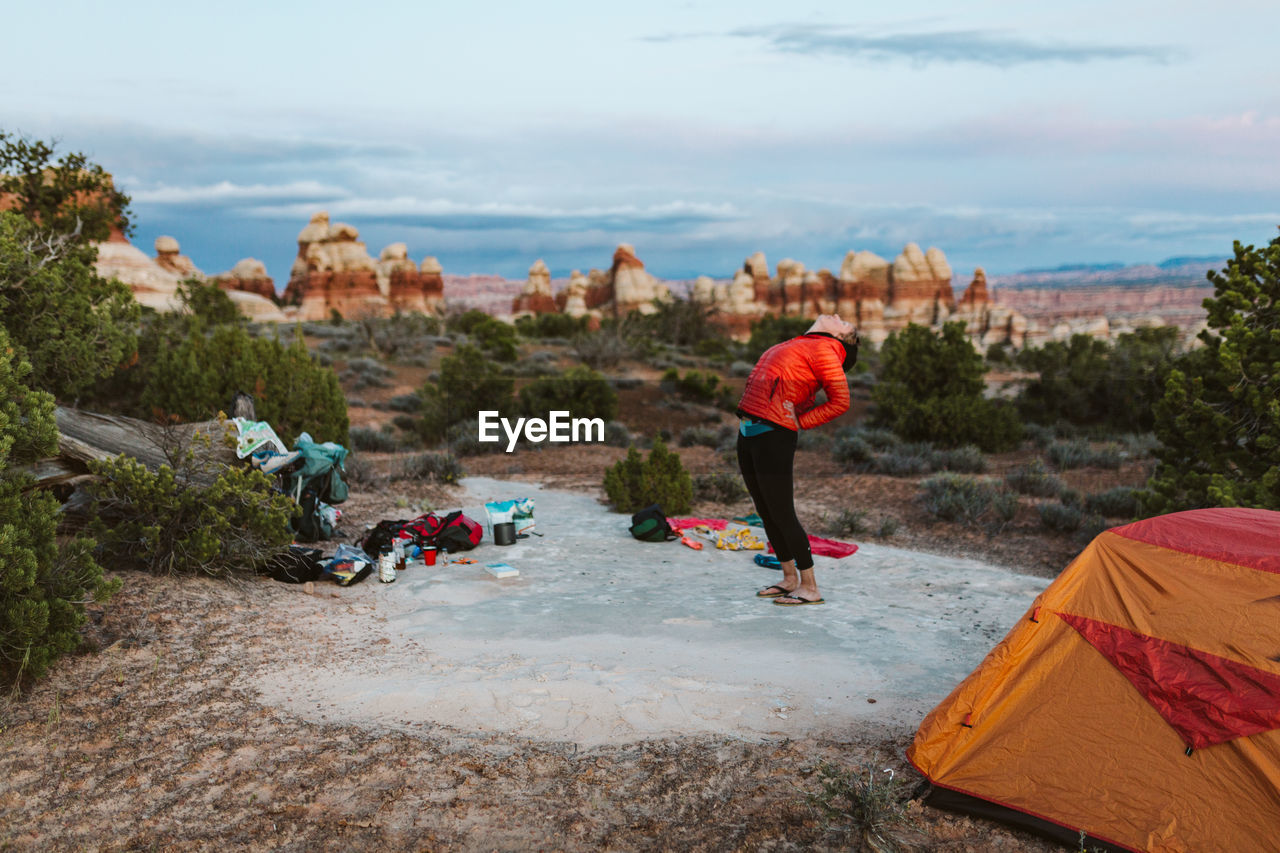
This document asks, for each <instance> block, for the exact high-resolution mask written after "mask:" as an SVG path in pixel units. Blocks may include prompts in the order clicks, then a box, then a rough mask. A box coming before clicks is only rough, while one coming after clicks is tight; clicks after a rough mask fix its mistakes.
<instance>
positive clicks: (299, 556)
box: [267, 545, 324, 583]
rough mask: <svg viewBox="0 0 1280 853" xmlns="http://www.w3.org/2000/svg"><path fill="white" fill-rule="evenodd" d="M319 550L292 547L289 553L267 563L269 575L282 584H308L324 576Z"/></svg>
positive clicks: (282, 553)
mask: <svg viewBox="0 0 1280 853" xmlns="http://www.w3.org/2000/svg"><path fill="white" fill-rule="evenodd" d="M320 556H321V552H320V549H319V548H300V547H298V546H297V545H290V546H289V550H288V551H284V552H281V553H279V554H276V555H275V556H274V557H272V558H271V559H270V560H269V561H268V562H267V574H269V575H271V578H272V580H278V581H280V582H281V583H306V582H307V581H314V580H319V579H320V575H322V574H324V566H323V565H322V564H321V560H320Z"/></svg>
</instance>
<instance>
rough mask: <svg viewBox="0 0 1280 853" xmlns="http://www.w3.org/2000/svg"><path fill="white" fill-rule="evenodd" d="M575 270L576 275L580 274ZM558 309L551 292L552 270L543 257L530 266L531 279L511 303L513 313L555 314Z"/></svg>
mask: <svg viewBox="0 0 1280 853" xmlns="http://www.w3.org/2000/svg"><path fill="white" fill-rule="evenodd" d="M578 274H579V273H578V272H577V270H574V275H578ZM557 310H559V309H558V307H557V306H556V299H555V296H554V295H553V294H552V293H551V270H549V269H547V265H546V264H545V263H543V261H542V259H541V258H539V259H538V260H536V261H534V262H533V266H531V267H529V280H528V281H527V282H525V285H524V290H522V291H521V292H520V295H519V296H517V297H516V298H515V300H514V301H513V302H512V303H511V313H512V314H514V315H516V316H517V317H519V316H522V315H526V314H554V313H555V312H556V311H557Z"/></svg>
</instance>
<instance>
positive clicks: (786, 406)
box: [782, 400, 800, 432]
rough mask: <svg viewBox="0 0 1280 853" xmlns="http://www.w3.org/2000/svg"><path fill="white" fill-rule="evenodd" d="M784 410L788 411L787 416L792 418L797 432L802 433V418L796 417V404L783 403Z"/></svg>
mask: <svg viewBox="0 0 1280 853" xmlns="http://www.w3.org/2000/svg"><path fill="white" fill-rule="evenodd" d="M782 408H784V409H786V410H787V414H788V415H790V416H791V420H793V421H794V422H795V425H796V432H799V431H800V418H798V417H796V404H795V403H793V402H791V401H790V400H783V401H782Z"/></svg>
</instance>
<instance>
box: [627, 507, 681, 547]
mask: <svg viewBox="0 0 1280 853" xmlns="http://www.w3.org/2000/svg"><path fill="white" fill-rule="evenodd" d="M630 530H631V535H632V536H634V537H635V538H637V539H639V540H640V541H641V542H669V541H671V540H672V539H678V538H680V537H679V536H678V535H677V534H676V532H675V531H674V530H672V529H671V525H670V524H669V523H668V522H667V516H666V515H665V514H664V513H663V512H662V507H660V506H658V505H657V504H652V505H650V506H647V507H645V508H644V509H642V510H640V511H639V512H637V513H636V514H635V515H633V516H631V528H630Z"/></svg>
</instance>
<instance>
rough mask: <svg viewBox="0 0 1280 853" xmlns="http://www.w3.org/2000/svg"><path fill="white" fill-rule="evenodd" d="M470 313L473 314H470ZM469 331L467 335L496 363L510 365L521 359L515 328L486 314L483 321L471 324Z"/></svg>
mask: <svg viewBox="0 0 1280 853" xmlns="http://www.w3.org/2000/svg"><path fill="white" fill-rule="evenodd" d="M470 313H472V312H468V314H470ZM464 316H466V315H464ZM468 329H469V331H468V332H467V334H469V335H470V336H471V339H472V340H474V341H475V342H476V343H477V344H478V345H479V346H480V348H481V349H482V350H484V351H485V353H486V354H487V355H488V356H489V357H490V358H492V359H493V360H494V361H500V362H502V363H503V364H510V363H511V362H513V361H515V360H516V359H518V358H519V357H520V351H519V349H517V347H516V329H515V326H512V325H510V324H508V323H504V322H502V321H501V320H495V319H494V318H493V317H490V316H489V315H488V314H486V315H485V317H484V319H483V320H480V321H478V322H474V323H469V324H468Z"/></svg>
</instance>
